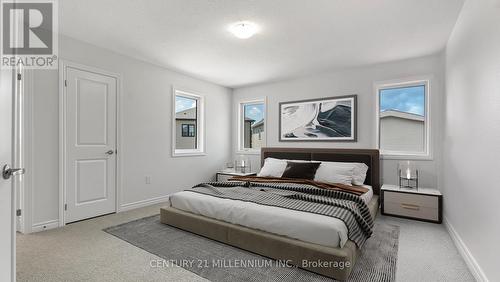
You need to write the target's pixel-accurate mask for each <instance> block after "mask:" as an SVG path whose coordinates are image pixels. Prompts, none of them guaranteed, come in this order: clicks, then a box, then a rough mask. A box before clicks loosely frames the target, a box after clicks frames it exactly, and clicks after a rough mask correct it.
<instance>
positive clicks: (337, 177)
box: [314, 162, 354, 185]
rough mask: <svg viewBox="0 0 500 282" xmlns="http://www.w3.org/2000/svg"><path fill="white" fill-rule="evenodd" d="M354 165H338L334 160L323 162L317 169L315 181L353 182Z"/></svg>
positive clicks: (348, 183)
mask: <svg viewBox="0 0 500 282" xmlns="http://www.w3.org/2000/svg"><path fill="white" fill-rule="evenodd" d="M353 174H354V167H353V166H347V165H338V164H336V163H332V162H322V163H321V165H320V166H319V167H318V170H316V175H315V176H314V181H318V182H325V183H330V184H335V183H338V184H344V185H352V184H353Z"/></svg>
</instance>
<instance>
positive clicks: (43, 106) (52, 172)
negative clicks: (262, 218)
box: [32, 36, 231, 225]
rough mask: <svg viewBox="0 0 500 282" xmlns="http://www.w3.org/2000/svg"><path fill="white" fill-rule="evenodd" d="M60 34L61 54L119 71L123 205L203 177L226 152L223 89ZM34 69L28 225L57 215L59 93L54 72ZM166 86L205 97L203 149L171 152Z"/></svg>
mask: <svg viewBox="0 0 500 282" xmlns="http://www.w3.org/2000/svg"><path fill="white" fill-rule="evenodd" d="M59 39H60V45H59V53H60V54H59V55H60V57H61V58H62V59H66V60H71V61H74V62H77V63H80V64H84V65H89V66H92V67H96V68H101V69H104V70H107V71H110V72H115V73H120V74H121V75H122V80H123V92H122V97H123V106H124V108H123V136H122V137H123V139H122V147H123V148H122V149H121V151H120V152H119V154H121V157H122V163H123V181H122V183H123V186H122V199H121V203H122V205H121V206H122V207H128V208H130V207H133V206H134V205H133V204H134V203H141V201H147V200H150V199H155V198H158V199H160V198H162V197H165V196H166V195H168V194H170V193H172V192H176V191H180V190H182V189H185V188H188V187H190V186H192V185H194V184H196V183H199V182H202V181H207V180H209V179H211V178H212V177H213V176H214V173H215V171H216V170H217V169H220V168H221V167H222V166H223V165H224V163H225V162H226V160H227V159H230V154H231V150H230V147H231V146H230V142H231V140H229V138H228V137H227V136H229V135H230V134H231V133H230V130H231V128H230V124H231V112H230V108H231V97H230V95H231V90H230V89H228V88H224V87H221V86H218V85H215V84H212V83H208V82H204V81H200V80H198V79H193V78H190V77H188V76H186V75H182V74H179V73H176V72H173V71H170V70H167V69H164V68H161V67H157V66H154V65H152V64H149V63H145V62H142V61H139V60H135V59H132V58H129V57H125V56H122V55H119V54H116V53H113V52H111V51H108V50H105V49H102V48H98V47H95V46H92V45H89V44H86V43H83V42H80V41H76V40H74V39H70V38H67V37H64V36H60V38H59ZM33 76H34V93H33V99H34V106H33V107H34V109H33V114H34V116H33V122H34V132H33V138H34V139H33V140H32V141H33V145H34V147H33V151H34V168H33V177H34V179H33V180H34V181H33V182H34V185H33V187H32V192H33V197H32V198H33V206H32V217H33V218H32V224H33V225H37V224H38V223H42V222H47V221H49V222H50V221H54V220H57V219H58V197H59V195H58V185H59V182H58V155H59V151H58V146H59V142H58V139H59V127H58V126H59V121H58V101H59V100H58V95H59V94H58V72H57V71H46V70H44V71H35V72H34V74H33ZM173 85H175V86H176V87H177V88H178V89H182V90H187V91H194V92H196V93H200V94H204V95H205V97H206V99H205V103H206V126H207V129H206V132H207V139H206V140H207V145H206V152H207V155H206V156H202V157H182V158H180V157H179V158H172V157H171V142H172V139H171V133H172V129H171V126H172V122H171V119H172V114H171V111H172V86H173ZM193 172H196V173H193ZM145 175H149V176H151V178H152V181H151V184H149V185H146V184H145Z"/></svg>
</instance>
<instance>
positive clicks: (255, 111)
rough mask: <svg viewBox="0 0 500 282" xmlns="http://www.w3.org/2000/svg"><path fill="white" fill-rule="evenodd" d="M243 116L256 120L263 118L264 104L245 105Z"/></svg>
mask: <svg viewBox="0 0 500 282" xmlns="http://www.w3.org/2000/svg"><path fill="white" fill-rule="evenodd" d="M244 107H245V118H251V119H253V120H254V121H255V122H258V121H260V120H262V119H263V118H264V104H250V105H245V106H244Z"/></svg>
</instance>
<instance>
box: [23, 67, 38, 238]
mask: <svg viewBox="0 0 500 282" xmlns="http://www.w3.org/2000/svg"><path fill="white" fill-rule="evenodd" d="M21 81H22V82H23V86H24V92H23V94H24V103H23V107H24V111H23V112H24V113H23V115H24V116H23V118H24V120H23V133H24V140H23V146H22V151H23V163H24V168H25V169H26V173H25V174H24V175H23V183H22V189H23V198H22V199H21V200H22V202H23V203H22V215H21V217H22V227H21V233H24V234H28V233H31V232H33V231H32V224H33V207H34V203H33V191H34V189H35V188H34V185H35V182H34V181H33V175H34V173H35V166H34V161H35V149H34V144H35V142H33V140H34V136H35V132H34V127H33V124H34V122H33V121H34V120H33V117H34V115H33V111H34V84H33V83H34V81H33V70H31V69H26V70H24V73H23V76H22V80H21Z"/></svg>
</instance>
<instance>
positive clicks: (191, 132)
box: [182, 124, 196, 137]
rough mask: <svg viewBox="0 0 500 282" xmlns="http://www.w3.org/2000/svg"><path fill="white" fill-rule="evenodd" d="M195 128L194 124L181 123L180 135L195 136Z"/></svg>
mask: <svg viewBox="0 0 500 282" xmlns="http://www.w3.org/2000/svg"><path fill="white" fill-rule="evenodd" d="M195 128H196V127H195V125H194V124H183V125H182V137H195V130H196V129H195Z"/></svg>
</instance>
